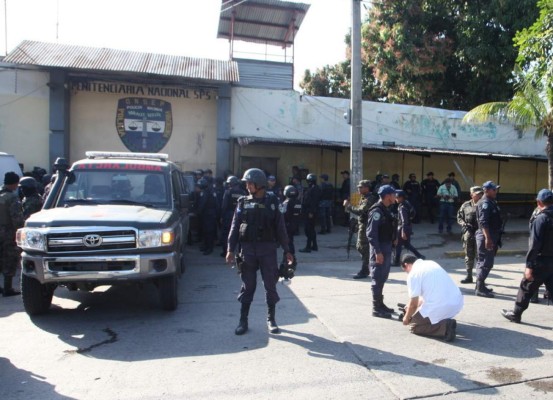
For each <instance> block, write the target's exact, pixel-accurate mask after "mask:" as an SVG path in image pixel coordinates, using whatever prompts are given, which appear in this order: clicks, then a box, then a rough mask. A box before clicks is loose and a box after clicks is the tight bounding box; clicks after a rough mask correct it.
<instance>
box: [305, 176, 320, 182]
mask: <svg viewBox="0 0 553 400" xmlns="http://www.w3.org/2000/svg"><path fill="white" fill-rule="evenodd" d="M305 180H306V181H307V183H317V175H315V174H307V177H306V178H305Z"/></svg>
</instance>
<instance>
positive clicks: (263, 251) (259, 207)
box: [228, 193, 289, 306]
mask: <svg viewBox="0 0 553 400" xmlns="http://www.w3.org/2000/svg"><path fill="white" fill-rule="evenodd" d="M238 243H240V248H241V250H240V251H241V256H242V258H243V261H242V263H241V273H240V278H241V279H242V287H241V289H240V293H239V295H238V300H239V301H240V302H241V303H242V304H251V302H252V301H253V296H254V293H255V288H256V285H257V270H258V269H259V270H260V272H261V278H262V279H263V285H264V287H265V300H266V302H267V305H269V306H274V305H275V304H276V303H277V302H278V301H279V300H280V298H279V296H278V293H277V290H276V284H277V282H278V274H279V271H278V264H277V248H278V245H279V244H280V246H282V248H283V249H284V251H285V252H289V248H288V235H287V234H286V228H285V226H284V217H283V215H282V213H281V212H280V210H279V201H278V199H277V198H276V196H274V195H273V194H268V193H265V195H264V196H263V198H256V197H254V196H252V195H248V196H244V197H241V198H240V199H238V205H237V207H236V210H235V212H234V217H233V219H232V224H231V227H230V234H229V237H228V251H229V252H234V250H235V249H236V248H237V246H238Z"/></svg>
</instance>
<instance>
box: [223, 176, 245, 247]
mask: <svg viewBox="0 0 553 400" xmlns="http://www.w3.org/2000/svg"><path fill="white" fill-rule="evenodd" d="M245 195H246V191H245V190H244V189H242V187H240V185H234V186H231V187H230V188H228V189H227V190H225V193H224V194H223V203H222V205H221V245H222V246H223V253H222V254H221V255H222V256H224V255H225V254H226V250H227V243H228V235H229V232H230V225H231V224H232V217H233V215H234V210H235V209H236V205H237V204H238V199H239V198H240V197H242V196H245Z"/></svg>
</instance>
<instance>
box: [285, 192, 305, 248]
mask: <svg viewBox="0 0 553 400" xmlns="http://www.w3.org/2000/svg"><path fill="white" fill-rule="evenodd" d="M281 212H282V214H283V215H284V225H285V226H286V234H287V235H288V248H289V249H290V253H292V254H296V247H295V246H294V236H295V235H297V234H298V230H299V225H300V221H301V203H300V202H299V200H298V199H297V198H289V199H286V200H284V202H283V203H282V206H281Z"/></svg>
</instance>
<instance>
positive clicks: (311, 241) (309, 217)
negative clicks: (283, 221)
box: [300, 174, 321, 253]
mask: <svg viewBox="0 0 553 400" xmlns="http://www.w3.org/2000/svg"><path fill="white" fill-rule="evenodd" d="M305 180H306V181H307V184H308V185H309V186H308V187H307V189H305V190H304V192H303V198H302V202H301V205H302V211H303V217H304V218H305V236H306V237H307V244H306V245H305V247H304V248H303V249H300V252H301V253H311V251H318V250H319V246H318V245H317V231H316V230H315V223H316V222H317V212H318V211H319V200H320V198H321V188H320V187H319V186H318V185H317V176H316V175H315V174H308V175H307V177H306V178H305Z"/></svg>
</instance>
